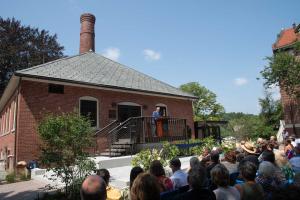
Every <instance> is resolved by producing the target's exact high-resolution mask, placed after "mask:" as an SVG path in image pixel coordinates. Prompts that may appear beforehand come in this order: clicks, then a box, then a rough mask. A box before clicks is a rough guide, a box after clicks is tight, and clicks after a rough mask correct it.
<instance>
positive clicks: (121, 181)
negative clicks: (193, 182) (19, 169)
mask: <svg viewBox="0 0 300 200" xmlns="http://www.w3.org/2000/svg"><path fill="white" fill-rule="evenodd" d="M189 159H190V157H184V158H181V159H180V160H181V163H182V169H188V167H189ZM94 160H95V161H96V163H99V164H100V165H98V166H97V167H98V168H106V169H108V170H109V172H110V174H111V181H110V184H111V185H112V186H114V187H116V188H119V189H122V188H125V187H127V186H128V185H129V175H130V170H131V168H132V166H131V165H130V162H131V160H132V156H124V157H118V158H107V157H96V158H94ZM37 171H38V172H43V173H36V174H38V175H33V176H32V180H30V181H23V182H18V183H11V184H5V185H0V199H1V200H33V199H35V198H37V197H38V196H41V195H42V194H43V193H44V192H45V191H44V188H45V186H46V185H49V184H50V185H51V186H58V187H62V186H63V184H62V183H60V182H59V181H56V182H53V181H49V180H48V179H47V178H46V177H45V176H44V175H45V173H44V170H37ZM166 171H167V173H170V170H169V169H168V168H167V169H166ZM33 173H34V172H33ZM50 175H51V172H46V176H50Z"/></svg>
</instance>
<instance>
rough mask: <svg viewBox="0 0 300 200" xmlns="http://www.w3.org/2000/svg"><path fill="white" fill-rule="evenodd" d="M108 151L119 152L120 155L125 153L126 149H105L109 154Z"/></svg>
mask: <svg viewBox="0 0 300 200" xmlns="http://www.w3.org/2000/svg"><path fill="white" fill-rule="evenodd" d="M109 151H111V152H120V153H122V152H126V149H123V148H122V149H116V148H112V149H105V152H109Z"/></svg>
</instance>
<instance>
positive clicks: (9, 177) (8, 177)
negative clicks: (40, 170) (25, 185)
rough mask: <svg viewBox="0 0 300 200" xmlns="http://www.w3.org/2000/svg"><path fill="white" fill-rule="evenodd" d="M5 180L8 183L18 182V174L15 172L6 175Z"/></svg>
mask: <svg viewBox="0 0 300 200" xmlns="http://www.w3.org/2000/svg"><path fill="white" fill-rule="evenodd" d="M5 180H6V182H8V183H14V182H16V174H15V173H10V174H7V175H6V177H5Z"/></svg>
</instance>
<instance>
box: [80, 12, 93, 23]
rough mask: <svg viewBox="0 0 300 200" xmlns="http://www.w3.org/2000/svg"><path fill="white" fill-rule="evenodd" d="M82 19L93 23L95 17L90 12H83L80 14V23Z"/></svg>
mask: <svg viewBox="0 0 300 200" xmlns="http://www.w3.org/2000/svg"><path fill="white" fill-rule="evenodd" d="M83 21H89V22H91V23H93V24H95V21H96V17H95V15H93V14H91V13H83V14H82V15H81V16H80V23H82V22H83Z"/></svg>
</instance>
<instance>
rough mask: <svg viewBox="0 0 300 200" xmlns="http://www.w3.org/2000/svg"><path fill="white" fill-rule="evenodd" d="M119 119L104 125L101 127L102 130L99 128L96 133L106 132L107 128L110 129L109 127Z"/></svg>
mask: <svg viewBox="0 0 300 200" xmlns="http://www.w3.org/2000/svg"><path fill="white" fill-rule="evenodd" d="M117 122H118V120H114V121H112V122H111V123H109V124H108V125H106V126H104V127H103V128H101V129H100V130H98V131H97V132H96V133H95V135H98V134H101V133H102V132H104V131H105V130H106V129H108V128H109V127H111V126H112V125H114V124H115V123H117Z"/></svg>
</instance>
